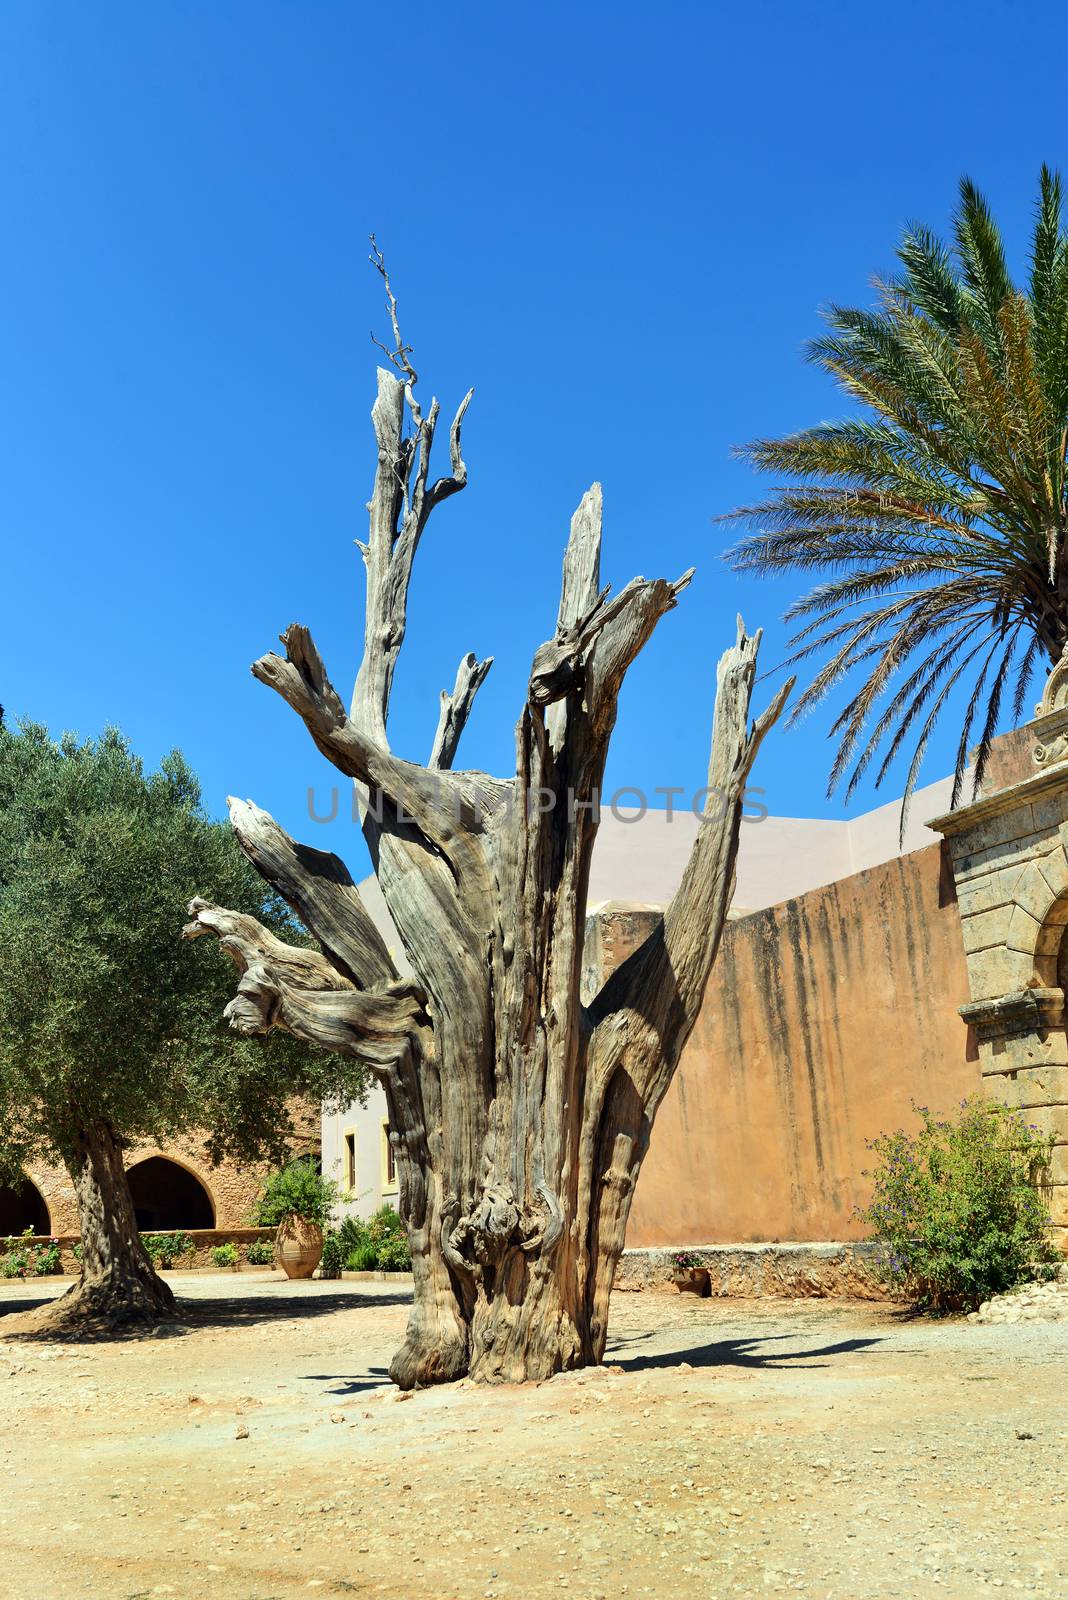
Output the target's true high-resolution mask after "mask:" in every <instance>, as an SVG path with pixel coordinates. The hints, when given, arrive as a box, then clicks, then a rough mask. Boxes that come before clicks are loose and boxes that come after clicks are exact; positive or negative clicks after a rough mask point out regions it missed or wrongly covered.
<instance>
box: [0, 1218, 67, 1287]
mask: <svg viewBox="0 0 1068 1600" xmlns="http://www.w3.org/2000/svg"><path fill="white" fill-rule="evenodd" d="M62 1271H63V1261H62V1258H61V1256H60V1253H59V1245H58V1243H57V1242H56V1240H55V1239H53V1238H50V1237H48V1236H45V1237H43V1238H42V1237H41V1236H40V1235H39V1234H35V1233H34V1231H33V1229H32V1228H24V1229H23V1231H22V1233H21V1234H20V1235H19V1241H18V1243H17V1244H15V1245H10V1244H9V1245H8V1247H7V1249H6V1250H5V1252H4V1257H3V1260H2V1261H0V1275H2V1276H3V1277H5V1278H29V1277H38V1278H44V1277H47V1276H49V1275H50V1274H52V1273H56V1272H62Z"/></svg>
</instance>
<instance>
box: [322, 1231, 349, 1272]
mask: <svg viewBox="0 0 1068 1600" xmlns="http://www.w3.org/2000/svg"><path fill="white" fill-rule="evenodd" d="M344 1265H345V1252H344V1250H343V1248H342V1245H341V1240H340V1239H339V1238H338V1236H337V1234H336V1233H335V1231H334V1229H333V1228H330V1229H328V1230H327V1232H326V1233H325V1234H324V1235H323V1253H322V1257H321V1258H320V1261H319V1276H320V1278H340V1276H341V1269H342V1267H343V1266H344Z"/></svg>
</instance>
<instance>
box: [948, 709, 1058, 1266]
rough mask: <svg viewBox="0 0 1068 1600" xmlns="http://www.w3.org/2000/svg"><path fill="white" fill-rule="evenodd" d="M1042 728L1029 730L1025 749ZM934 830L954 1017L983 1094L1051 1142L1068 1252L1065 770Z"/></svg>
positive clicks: (1034, 775)
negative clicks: (971, 1039) (955, 902)
mask: <svg viewBox="0 0 1068 1600" xmlns="http://www.w3.org/2000/svg"><path fill="white" fill-rule="evenodd" d="M1050 720H1051V717H1050V715H1049V714H1047V715H1046V716H1044V717H1041V718H1040V719H1037V721H1036V722H1035V723H1031V724H1029V727H1030V729H1031V730H1032V739H1034V737H1035V735H1034V730H1035V728H1036V727H1037V728H1038V729H1039V731H1042V728H1043V724H1046V723H1048V722H1049V721H1050ZM1053 720H1055V721H1056V720H1058V719H1057V717H1056V715H1055V714H1054V716H1053ZM1059 720H1060V721H1064V720H1065V717H1064V716H1063V715H1062V716H1061V718H1060V719H1059ZM1023 731H1024V732H1026V731H1027V730H1026V729H1025V730H1023ZM1038 748H1039V753H1040V754H1044V748H1043V747H1042V746H1041V745H1039V747H1038ZM936 826H937V827H939V828H940V829H941V831H943V832H944V833H945V834H946V836H947V838H948V841H949V845H950V848H951V851H952V859H953V870H954V875H955V879H956V885H957V893H958V896H959V902H960V914H961V928H962V937H963V943H964V949H965V952H966V967H967V980H968V993H969V995H970V998H969V999H968V1000H967V1001H966V1003H965V1004H964V1005H962V1006H961V1008H960V1012H961V1016H962V1017H963V1018H964V1019H965V1020H966V1021H967V1023H968V1024H969V1026H970V1028H971V1029H972V1031H973V1033H974V1035H975V1038H976V1042H977V1049H978V1055H979V1063H980V1070H981V1075H982V1085H983V1088H984V1091H985V1092H986V1093H987V1094H988V1095H990V1096H991V1098H993V1099H996V1100H1000V1101H1003V1102H1004V1103H1005V1104H1007V1105H1010V1106H1012V1107H1014V1108H1015V1109H1017V1110H1020V1111H1023V1112H1025V1113H1026V1115H1027V1120H1028V1122H1029V1123H1031V1124H1033V1125H1034V1126H1035V1127H1037V1128H1039V1129H1040V1130H1041V1131H1042V1132H1043V1133H1044V1134H1047V1135H1049V1136H1051V1137H1052V1139H1053V1141H1054V1147H1053V1158H1052V1165H1051V1173H1050V1177H1051V1181H1052V1193H1051V1197H1050V1216H1051V1219H1052V1223H1053V1229H1054V1236H1055V1238H1056V1240H1057V1242H1058V1243H1059V1244H1060V1246H1061V1248H1062V1249H1068V1036H1066V1034H1065V982H1066V979H1068V962H1066V960H1065V950H1066V941H1065V929H1066V927H1068V850H1066V845H1068V763H1065V762H1064V761H1060V762H1055V763H1054V764H1052V765H1049V766H1045V765H1043V764H1041V763H1039V764H1038V766H1037V770H1035V769H1034V768H1033V769H1032V772H1031V774H1030V775H1029V776H1028V777H1027V778H1025V779H1024V780H1023V781H1022V782H1019V783H1016V784H1013V785H1012V786H1011V787H1009V788H1008V789H1004V790H1001V791H999V792H997V793H995V794H990V795H987V796H985V797H984V798H983V799H981V800H979V801H978V802H977V803H975V804H973V805H971V806H967V807H965V808H963V809H962V810H960V811H956V812H951V813H949V814H948V815H947V816H944V817H940V818H939V819H938V822H937V824H936Z"/></svg>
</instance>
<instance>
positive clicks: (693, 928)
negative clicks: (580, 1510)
mask: <svg viewBox="0 0 1068 1600" xmlns="http://www.w3.org/2000/svg"><path fill="white" fill-rule="evenodd" d="M379 264H380V263H379ZM380 270H381V264H380ZM384 275H385V274H384V272H383V276H384ZM386 283H387V293H388V292H389V290H388V279H387V280H386ZM388 303H389V306H390V311H391V315H392V318H393V332H394V339H395V348H394V349H393V350H392V351H389V352H387V353H388V354H389V356H390V360H391V361H392V362H393V364H394V366H395V368H396V369H397V370H398V371H399V373H400V376H399V377H397V376H394V375H393V373H390V372H388V371H385V370H383V369H380V370H379V373H378V396H377V399H376V402H375V405H374V408H373V411H372V421H373V424H374V429H375V435H376V440H377V445H378V467H377V471H376V475H375V485H374V492H373V495H372V498H371V501H370V504H369V511H370V533H369V537H368V541H367V543H366V545H363V546H361V548H362V550H363V556H364V564H365V567H366V571H367V607H366V625H365V637H364V655H363V661H362V664H361V666H360V670H359V674H358V676H357V680H356V688H355V692H354V695H353V700H352V705H351V708H350V709H349V710H348V711H346V709H345V707H344V705H343V703H342V701H341V699H340V697H339V695H338V694H337V692H336V690H335V689H334V688H333V686H332V685H331V683H330V681H329V679H328V677H327V675H326V671H325V668H324V666H323V663H322V660H321V659H320V657H319V654H318V651H317V650H316V648H315V645H314V644H313V642H312V640H311V637H310V635H309V634H308V632H307V630H306V629H305V628H303V627H299V626H296V625H294V626H291V627H290V628H289V629H287V631H286V633H285V634H284V635H283V644H284V646H285V655H284V657H283V656H278V655H275V654H273V653H272V654H270V655H267V656H264V657H263V658H262V659H261V660H260V661H258V662H256V663H255V665H254V666H253V669H252V670H253V673H254V675H255V676H256V677H257V678H258V679H259V680H260V681H261V682H263V683H266V684H268V685H269V686H270V687H271V688H273V689H275V690H276V691H277V692H278V693H279V694H280V695H281V696H282V697H283V699H285V700H286V701H287V702H288V703H289V704H290V706H292V707H293V709H294V710H295V711H296V712H297V713H298V715H299V716H300V717H301V718H302V719H303V721H304V723H305V724H306V726H307V728H308V730H309V732H310V734H311V736H312V738H313V740H314V742H315V744H316V745H317V747H318V748H319V750H320V751H322V753H323V754H324V755H325V756H327V758H328V759H329V760H330V761H332V762H333V764H334V765H335V766H336V767H337V768H338V769H339V770H340V771H341V772H343V773H345V774H347V775H348V776H349V777H351V778H352V779H353V780H354V782H355V783H356V785H357V789H358V792H359V794H360V796H361V799H362V803H363V815H364V834H365V837H366V839H367V842H368V845H369V847H370V850H371V855H372V860H373V862H374V866H375V871H376V873H377V875H378V879H379V883H380V885H381V888H382V892H383V894H384V896H385V899H386V903H387V905H388V907H389V910H390V914H391V916H392V918H393V921H394V923H395V925H396V927H397V931H398V933H399V935H400V938H401V940H402V942H403V945H404V949H405V952H406V955H407V957H408V960H409V962H410V965H411V968H412V971H413V973H414V974H415V978H414V980H410V981H409V980H402V979H401V978H400V977H399V976H398V974H397V972H396V970H395V969H394V967H393V964H392V962H391V960H390V957H389V955H388V953H387V951H386V948H385V945H384V944H383V942H382V940H381V938H380V937H379V936H378V934H377V932H376V930H375V929H374V927H373V925H372V924H371V922H370V919H369V917H368V916H367V913H366V911H365V909H364V907H363V905H362V903H361V901H360V897H359V893H358V891H357V889H356V887H355V886H354V884H353V883H352V880H351V878H350V877H349V875H348V873H347V872H346V871H345V868H344V867H343V866H342V864H341V862H340V861H338V860H337V858H336V857H334V856H329V855H324V854H322V853H321V852H318V851H313V850H309V849H308V848H307V847H305V846H300V845H296V844H294V842H293V841H292V840H291V839H289V838H288V836H287V835H286V834H284V833H283V832H282V830H281V829H280V828H279V827H278V826H277V824H276V823H274V822H273V821H272V819H271V818H270V817H268V816H267V815H266V814H265V813H264V812H262V811H259V810H258V809H257V808H256V807H255V806H253V805H251V804H250V803H248V802H240V801H236V800H232V801H231V802H230V814H231V820H232V823H233V826H234V829H235V831H236V834H237V837H238V840H239V841H240V843H241V846H242V848H243V849H244V851H245V853H246V854H247V855H248V857H249V859H250V860H251V861H252V862H253V863H254V864H255V865H256V867H257V868H258V869H259V871H260V872H261V873H262V874H263V876H264V877H265V878H266V879H267V880H268V882H269V883H271V884H272V885H273V886H274V888H276V889H277V890H278V892H279V893H280V894H281V895H282V896H283V897H284V898H285V899H286V900H287V901H288V903H289V904H290V906H291V907H292V908H293V910H294V911H295V912H296V914H297V915H298V916H299V917H300V918H301V919H302V921H303V922H304V923H305V925H306V926H307V927H309V928H310V929H311V931H312V932H313V934H314V935H315V937H316V938H317V940H318V941H319V944H320V947H321V951H322V954H321V955H318V954H315V953H314V952H310V951H307V950H296V949H292V948H290V947H288V946H285V945H283V944H280V943H279V941H277V940H275V939H273V938H272V937H271V935H270V934H268V933H266V932H265V930H264V929H262V928H261V927H260V926H259V925H258V924H257V923H255V922H254V921H252V919H250V918H247V917H241V916H237V915H235V914H234V913H231V912H229V911H226V910H224V909H222V908H220V907H217V906H211V905H208V904H206V903H204V902H202V901H194V902H193V903H192V905H191V906H190V912H191V914H192V918H193V920H192V922H191V923H190V924H189V925H188V926H187V928H186V935H187V937H197V936H198V935H200V934H203V933H207V932H210V933H214V934H216V935H217V936H218V937H219V939H220V941H221V943H222V944H223V947H224V948H225V949H226V950H227V951H228V953H229V954H230V955H231V956H232V957H233V959H234V961H235V963H236V965H237V967H238V970H239V973H240V974H241V977H240V981H239V985H238V992H237V996H236V998H235V999H234V1000H233V1001H232V1002H231V1004H230V1006H229V1007H228V1008H227V1014H228V1016H229V1018H230V1021H231V1023H232V1025H233V1026H235V1027H237V1028H239V1029H240V1030H241V1031H243V1032H246V1033H263V1032H266V1031H267V1030H268V1029H270V1028H271V1027H285V1028H288V1029H289V1030H290V1031H291V1032H293V1033H294V1034H296V1035H297V1036H298V1037H300V1038H303V1039H305V1040H307V1041H309V1042H310V1043H313V1044H318V1045H321V1046H324V1047H328V1048H332V1049H340V1050H343V1051H345V1052H347V1053H349V1054H351V1055H353V1056H355V1057H357V1058H358V1059H360V1060H362V1061H363V1062H364V1063H365V1064H366V1065H367V1066H368V1067H369V1068H370V1070H371V1071H373V1072H374V1073H375V1074H376V1075H377V1077H378V1078H379V1079H380V1081H381V1082H382V1084H383V1086H384V1088H385V1093H386V1097H387V1100H388V1104H389V1113H390V1127H391V1130H392V1132H391V1138H392V1140H393V1143H394V1147H395V1155H396V1162H397V1171H398V1178H399V1185H400V1209H401V1214H402V1215H403V1216H404V1218H405V1220H406V1223H407V1226H408V1232H409V1237H410V1240H411V1245H412V1257H413V1266H414V1276H415V1307H414V1310H413V1313H412V1317H411V1321H410V1323H409V1327H408V1332H407V1336H406V1338H405V1342H404V1345H403V1346H402V1348H401V1350H400V1351H399V1352H398V1353H397V1355H396V1357H395V1358H394V1361H393V1364H392V1366H391V1369H390V1370H391V1374H392V1376H393V1378H394V1380H395V1381H396V1382H397V1383H398V1384H400V1385H401V1387H403V1388H410V1387H413V1386H414V1385H417V1384H428V1383H434V1382H442V1381H447V1380H449V1379H451V1378H455V1377H459V1376H460V1375H462V1374H463V1373H465V1372H469V1373H470V1374H471V1375H473V1376H475V1377H478V1378H481V1379H485V1380H492V1381H522V1380H524V1379H538V1378H545V1377H548V1376H549V1375H550V1374H552V1373H554V1372H557V1371H560V1370H562V1369H565V1368H571V1367H578V1366H582V1365H585V1364H587V1363H590V1362H597V1361H599V1360H600V1359H601V1357H602V1355H603V1353H604V1346H605V1338H606V1334H607V1322H608V1297H609V1292H610V1290H611V1284H612V1279H613V1276H614V1273H615V1268H616V1264H617V1261H618V1259H619V1255H620V1252H621V1251H622V1248H623V1241H624V1236H625V1232H626V1225H627V1218H628V1215H629V1211H630V1204H631V1198H632V1195H633V1193H634V1186H635V1183H636V1180H637V1177H638V1172H639V1169H640V1167H641V1162H642V1159H643V1157H644V1155H645V1152H646V1150H647V1148H648V1143H649V1134H650V1131H651V1128H652V1124H653V1118H654V1117H655V1115H656V1111H657V1108H658V1107H659V1105H660V1102H661V1100H662V1099H663V1096H664V1093H665V1091H666V1090H667V1087H668V1085H669V1083H670V1081H671V1077H672V1074H673V1072H674V1070H675V1067H676V1064H677V1062H678V1058H679V1054H680V1052H681V1050H682V1047H683V1045H684V1043H685V1041H686V1038H687V1036H688V1035H689V1032H690V1029H691V1028H692V1026H693V1023H694V1020H695V1018H696V1016H697V1011H698V1008H699V1006H700V1002H701V996H702V994H703V991H704V988H705V985H706V983H707V980H708V974H709V971H710V969H711V966H712V962H713V959H714V957H715V953H716V949H717V947H718V944H719V938H720V933H721V930H722V926H723V922H724V920H725V917H726V913H727V908H728V906H729V904H730V898H731V894H732V892H733V886H734V868H735V857H736V854H737V846H738V826H739V821H740V817H741V808H742V797H743V791H744V788H745V784H746V781H747V779H748V775H749V772H750V769H751V767H752V763H753V760H754V758H755V756H756V752H757V749H758V747H759V745H760V742H761V740H762V738H763V737H764V734H765V733H766V731H767V729H768V728H769V727H770V726H771V725H772V723H773V722H774V721H775V719H776V717H777V716H778V715H779V712H780V710H781V708H782V705H783V703H784V701H785V698H786V695H787V694H788V692H789V687H790V685H786V687H785V688H784V689H783V690H782V691H781V692H780V694H779V695H778V696H776V698H775V701H774V703H773V704H772V706H771V707H770V709H769V710H768V711H767V712H766V713H765V714H764V716H762V717H761V718H759V719H758V721H757V722H756V723H755V724H754V725H753V727H752V728H750V726H749V723H748V710H749V700H750V694H751V690H752V685H753V680H754V676H755V664H756V650H757V644H758V642H759V634H758V635H757V637H756V638H754V639H750V638H749V637H748V636H747V635H746V634H745V631H744V629H743V628H742V626H741V623H740V622H739V628H738V639H737V643H736V644H735V645H734V646H733V647H732V648H731V649H730V650H728V651H727V652H726V654H725V655H724V657H723V659H722V661H721V662H720V666H719V678H718V685H717V695H716V705H715V715H714V727H713V739H712V757H711V762H710V767H709V778H708V804H707V806H706V809H705V814H704V818H703V821H702V826H701V829H700V833H699V836H698V839H697V842H696V844H695V846H694V849H693V853H692V855H691V858H690V862H689V864H688V866H687V869H686V873H685V875H684V878H683V882H682V884H681V886H680V888H679V891H678V894H677V895H676V897H675V899H674V901H673V902H672V904H671V906H670V907H669V908H668V910H667V912H666V914H665V916H664V919H663V922H662V923H661V924H660V926H659V927H658V928H657V929H656V931H655V932H654V933H653V934H652V935H651V937H650V938H649V939H648V940H647V941H646V943H645V944H644V945H643V946H642V948H641V949H640V950H638V951H637V952H636V953H635V955H634V956H632V957H631V959H630V960H629V961H627V962H626V963H624V965H623V966H622V967H621V968H620V969H619V970H618V971H617V972H616V973H614V974H613V976H612V977H611V978H610V979H609V980H608V982H607V983H606V984H605V986H604V988H603V989H602V991H601V993H600V994H599V995H598V996H597V997H596V998H595V1000H594V1001H593V1003H592V1004H591V1005H588V1006H585V1005H583V1004H582V1002H581V1000H580V997H579V985H580V975H581V968H582V944H583V933H584V928H585V920H586V896H587V885H588V879H589V869H590V859H591V855H592V851H593V843H594V839H595V837H596V832H597V820H598V817H597V806H598V801H599V793H600V786H601V780H602V776H603V772H604V764H605V759H606V756H607V752H608V742H609V739H610V736H611V732H612V728H613V725H614V723H615V717H616V701H617V697H618V694H619V690H620V687H621V685H622V682H623V678H624V675H625V673H626V670H627V668H628V666H629V665H630V663H631V661H632V660H633V659H634V657H635V656H636V655H637V654H638V652H639V651H640V650H641V648H642V646H643V645H644V644H645V643H646V641H647V640H648V638H649V637H650V635H651V634H652V632H653V629H654V628H655V626H656V624H657V622H658V621H659V620H660V618H661V617H662V616H663V615H664V613H665V612H666V611H669V610H671V609H672V608H673V607H674V605H675V604H676V601H677V597H678V595H679V593H680V592H681V590H682V589H683V588H684V587H685V585H686V584H687V583H688V582H689V578H690V574H689V573H686V574H684V575H683V577H682V578H680V579H679V580H678V581H677V582H675V583H670V582H666V581H665V580H663V579H654V580H652V581H646V580H645V579H642V578H639V579H635V580H634V582H632V583H630V584H628V585H627V587H626V588H625V589H623V590H622V591H621V592H620V593H619V594H618V595H616V596H615V597H614V598H612V597H610V591H609V590H608V589H602V588H601V584H600V551H601V492H600V487H599V486H598V485H594V487H593V488H592V489H591V490H590V491H589V493H588V494H587V495H585V496H584V498H583V501H582V503H581V505H580V506H579V508H578V510H577V512H576V513H575V516H574V518H573V520H572V525H571V536H570V540H569V542H568V546H567V551H566V554H565V558H564V572H563V585H562V592H561V598H560V607H559V612H558V616H557V622H556V628H555V631H554V634H553V636H552V638H551V639H550V640H548V641H547V642H546V643H545V644H544V645H542V646H541V647H540V649H539V650H538V651H536V653H535V656H534V660H533V664H532V667H531V672H530V678H529V683H528V687H527V695H526V703H525V705H524V707H523V711H522V714H521V716H520V719H519V723H518V727H517V729H516V770H515V776H514V777H513V778H511V779H509V780H507V781H502V780H499V779H495V778H491V777H488V776H487V775H486V774H484V773H479V772H453V771H452V770H451V769H452V764H453V760H454V756H455V752H456V747H457V744H458V741H459V738H460V735H461V733H462V730H463V726H464V723H465V721H466V719H467V716H468V713H469V711H470V708H471V704H472V701H473V698H474V695H475V693H476V691H477V689H478V686H479V684H480V683H481V681H482V679H483V678H484V676H485V674H486V671H487V670H488V668H489V665H490V663H489V662H488V661H487V662H482V663H478V662H476V661H475V658H474V657H473V656H468V657H466V658H465V659H464V661H462V662H461V664H460V668H459V671H458V673H457V678H456V685H455V687H454V689H453V691H452V693H451V694H443V695H442V706H441V713H440V717H439V722H438V730H437V734H436V736H435V738H434V742H433V747H432V754H431V757H430V760H429V762H428V765H427V766H426V767H421V766H417V765H415V764H413V763H411V762H407V761H404V760H401V759H400V758H399V757H397V756H395V755H394V754H393V752H392V751H391V750H390V747H389V743H388V738H387V733H386V719H387V713H388V708H389V695H390V686H391V684H392V679H393V671H394V667H395V664H396V659H397V655H398V653H399V650H400V646H401V642H402V640H403V637H404V630H405V622H406V610H407V593H408V583H409V579H410V575H411V569H412V563H413V561H414V558H415V554H416V551H417V549H418V545H419V541H420V538H421V536H422V533H423V530H424V528H425V526H426V522H427V519H428V517H429V515H430V512H431V511H432V510H433V509H434V507H435V506H436V505H438V504H440V502H441V501H442V500H444V499H446V498H447V497H449V496H450V495H452V494H454V493H456V492H457V491H458V490H459V489H462V488H463V486H464V484H465V483H466V479H467V471H466V467H465V465H464V462H463V458H462V454H461V446H460V429H461V424H462V420H463V416H464V412H465V411H466V408H467V404H468V401H469V400H470V395H468V396H467V398H466V399H465V400H464V402H463V404H462V405H461V407H460V409H459V411H458V413H457V415H456V419H455V420H454V422H453V425H452V429H451V435H450V451H451V457H452V471H451V474H450V476H449V477H447V478H443V479H439V480H437V482H435V483H433V484H431V482H430V480H429V458H430V449H431V445H432V442H433V437H434V432H435V428H436V424H437V419H438V406H437V402H436V401H435V402H434V403H433V404H432V405H431V408H430V411H429V413H428V414H426V415H425V416H424V414H423V412H422V410H421V407H420V405H419V403H418V401H417V400H416V398H415V394H414V389H415V383H416V374H415V371H414V369H413V368H412V366H411V362H410V351H409V349H408V348H407V347H406V346H405V345H404V344H403V341H402V340H401V336H400V330H399V328H398V327H397V323H396V303H395V301H394V300H393V297H392V294H391V293H389V302H388ZM406 421H407V422H408V423H409V424H410V430H409V431H407V436H406V427H405V424H406Z"/></svg>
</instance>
